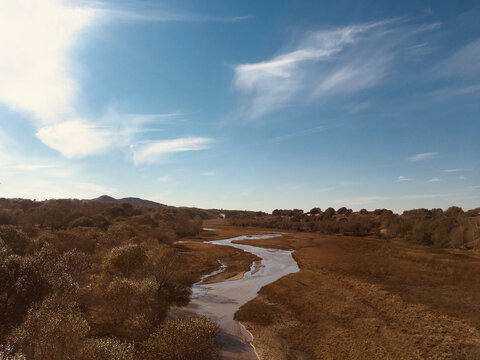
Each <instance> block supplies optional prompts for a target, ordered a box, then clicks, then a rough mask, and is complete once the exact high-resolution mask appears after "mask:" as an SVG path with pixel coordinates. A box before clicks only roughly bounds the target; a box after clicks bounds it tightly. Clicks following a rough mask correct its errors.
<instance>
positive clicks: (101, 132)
mask: <svg viewBox="0 0 480 360" xmlns="http://www.w3.org/2000/svg"><path fill="white" fill-rule="evenodd" d="M37 137H38V138H39V139H40V140H41V141H42V142H43V143H44V144H46V145H47V146H49V147H51V148H52V149H55V150H57V151H58V152H60V153H61V154H62V155H63V156H65V157H68V158H74V157H81V156H86V155H92V154H97V153H100V152H103V151H105V150H107V149H108V148H110V147H111V146H112V145H113V144H114V143H115V141H116V138H115V136H114V134H113V133H112V132H111V131H110V130H109V129H107V128H101V127H98V126H95V125H93V124H91V123H90V122H88V121H86V120H83V119H77V120H69V121H64V122H61V123H58V124H54V125H48V126H44V127H42V128H40V129H39V130H38V132H37Z"/></svg>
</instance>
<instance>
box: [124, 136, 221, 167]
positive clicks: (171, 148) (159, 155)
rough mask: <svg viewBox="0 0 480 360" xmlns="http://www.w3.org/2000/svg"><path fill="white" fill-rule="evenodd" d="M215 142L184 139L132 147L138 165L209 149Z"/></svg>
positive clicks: (207, 139) (200, 139) (190, 138)
mask: <svg viewBox="0 0 480 360" xmlns="http://www.w3.org/2000/svg"><path fill="white" fill-rule="evenodd" d="M212 142H213V140H212V139H210V138H204V137H184V138H177V139H171V140H159V141H151V142H147V143H138V144H136V145H132V146H131V150H132V154H133V161H134V163H135V164H136V165H140V164H152V163H157V162H160V161H162V160H164V159H165V157H166V156H167V155H169V154H173V153H179V152H187V151H199V150H205V149H209V148H210V146H211V144H212Z"/></svg>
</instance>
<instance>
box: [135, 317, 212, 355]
mask: <svg viewBox="0 0 480 360" xmlns="http://www.w3.org/2000/svg"><path fill="white" fill-rule="evenodd" d="M217 334H218V329H217V327H216V326H215V325H214V324H213V323H212V322H211V321H210V320H208V319H207V318H205V317H201V318H200V317H188V318H184V319H174V320H169V321H167V322H166V323H165V324H163V325H162V326H161V327H160V328H159V329H158V330H157V331H156V332H155V333H154V334H152V335H151V336H150V337H149V338H148V339H147V340H146V341H145V342H144V343H143V351H142V354H143V358H144V359H145V360H191V359H196V360H206V359H212V358H213V356H214V355H215V353H216V352H217V344H216V336H217Z"/></svg>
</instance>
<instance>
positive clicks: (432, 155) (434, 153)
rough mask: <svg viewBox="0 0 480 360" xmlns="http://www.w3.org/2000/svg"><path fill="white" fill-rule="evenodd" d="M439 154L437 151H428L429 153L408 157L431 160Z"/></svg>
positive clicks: (416, 159)
mask: <svg viewBox="0 0 480 360" xmlns="http://www.w3.org/2000/svg"><path fill="white" fill-rule="evenodd" d="M437 155H438V153H437V152H427V153H420V154H415V155H413V156H410V157H409V158H408V159H409V160H410V161H423V160H430V159H432V158H434V157H435V156H437Z"/></svg>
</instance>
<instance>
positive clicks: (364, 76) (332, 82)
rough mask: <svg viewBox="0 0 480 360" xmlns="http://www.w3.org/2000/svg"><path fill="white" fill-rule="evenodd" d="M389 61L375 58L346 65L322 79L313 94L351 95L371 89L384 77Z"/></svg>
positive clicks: (380, 57) (386, 57)
mask: <svg viewBox="0 0 480 360" xmlns="http://www.w3.org/2000/svg"><path fill="white" fill-rule="evenodd" d="M391 60H392V58H391V57H390V56H376V57H372V58H369V59H366V60H364V62H363V63H361V62H360V63H350V64H347V65H345V66H344V67H343V68H341V69H339V70H337V71H336V72H335V73H333V74H332V75H330V76H328V77H327V78H326V79H324V80H323V81H322V82H321V83H320V85H318V87H317V88H316V89H315V91H314V93H313V94H314V96H317V95H332V94H335V93H351V92H356V91H359V90H362V89H367V88H370V87H373V86H375V85H377V84H378V83H379V82H380V81H381V80H382V79H383V78H384V77H385V76H386V74H387V71H388V68H389V66H390V63H391Z"/></svg>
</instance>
